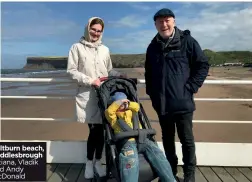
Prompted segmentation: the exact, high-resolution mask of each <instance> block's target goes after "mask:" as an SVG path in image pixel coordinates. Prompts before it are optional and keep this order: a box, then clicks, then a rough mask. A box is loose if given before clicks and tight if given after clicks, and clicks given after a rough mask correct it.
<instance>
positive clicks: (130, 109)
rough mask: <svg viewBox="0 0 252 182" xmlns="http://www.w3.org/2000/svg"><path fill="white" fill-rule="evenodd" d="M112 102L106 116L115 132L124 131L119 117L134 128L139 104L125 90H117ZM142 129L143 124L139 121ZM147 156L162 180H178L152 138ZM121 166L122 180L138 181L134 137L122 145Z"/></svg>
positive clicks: (148, 144)
mask: <svg viewBox="0 0 252 182" xmlns="http://www.w3.org/2000/svg"><path fill="white" fill-rule="evenodd" d="M111 102H112V104H111V105H110V106H109V107H108V108H107V109H106V111H105V116H106V119H107V120H108V121H109V122H110V124H111V127H112V128H113V130H114V133H115V134H116V133H119V132H122V129H121V128H120V126H119V125H118V123H117V118H119V119H121V120H123V121H124V122H125V123H126V124H127V125H128V126H129V127H131V128H133V122H132V117H133V116H134V115H135V114H137V112H138V111H139V108H140V107H139V104H138V103H137V102H131V101H129V100H128V99H127V96H126V95H125V94H124V93H123V92H116V93H115V94H114V95H113V96H112V97H111ZM139 126H140V129H141V124H140V122H139ZM144 154H145V156H146V157H147V158H148V159H149V161H150V163H151V165H152V166H153V168H154V169H155V170H156V172H157V174H158V176H159V179H160V180H161V181H162V182H176V180H175V178H174V176H173V173H172V169H171V166H170V164H169V162H168V160H167V159H166V157H165V155H164V154H163V152H162V151H161V150H160V148H159V147H158V146H157V145H156V144H155V143H154V142H152V141H151V140H149V139H146V147H145V150H144ZM119 168H120V176H121V180H122V182H138V175H139V160H138V151H137V144H136V141H135V139H134V138H130V139H129V140H128V141H127V142H126V143H125V144H124V146H123V147H122V149H121V152H120V154H119Z"/></svg>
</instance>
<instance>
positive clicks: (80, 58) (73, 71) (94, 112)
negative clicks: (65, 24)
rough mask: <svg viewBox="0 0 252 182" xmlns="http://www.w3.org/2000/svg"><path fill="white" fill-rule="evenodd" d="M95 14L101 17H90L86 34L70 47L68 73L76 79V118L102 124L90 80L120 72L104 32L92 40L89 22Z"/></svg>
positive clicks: (82, 121)
mask: <svg viewBox="0 0 252 182" xmlns="http://www.w3.org/2000/svg"><path fill="white" fill-rule="evenodd" d="M94 18H98V17H92V18H90V19H89V21H88V24H87V26H86V28H85V32H84V36H83V37H82V38H81V39H80V42H78V43H75V44H73V45H72V46H71V48H70V51H69V56H68V65H67V73H68V74H69V75H70V77H71V78H72V79H73V80H74V81H76V83H77V90H76V97H75V98H76V117H77V118H76V120H77V122H80V123H84V122H87V123H89V124H101V123H102V119H101V113H100V110H99V108H98V98H97V94H96V91H95V89H94V88H93V86H91V83H92V82H93V81H94V80H96V79H97V78H99V77H107V76H119V75H120V73H119V72H116V71H114V70H113V67H112V62H111V59H110V52H109V48H108V47H106V46H104V45H103V44H102V42H101V39H102V34H101V36H100V38H99V40H98V41H96V42H95V43H93V42H92V43H91V42H90V41H89V40H90V38H89V28H90V23H91V21H92V20H93V19H94ZM100 19H101V18H100Z"/></svg>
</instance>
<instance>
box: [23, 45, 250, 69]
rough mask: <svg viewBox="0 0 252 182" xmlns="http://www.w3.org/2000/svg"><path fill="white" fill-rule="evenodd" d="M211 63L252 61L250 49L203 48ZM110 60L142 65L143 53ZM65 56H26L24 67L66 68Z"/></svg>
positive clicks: (121, 65)
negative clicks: (219, 50)
mask: <svg viewBox="0 0 252 182" xmlns="http://www.w3.org/2000/svg"><path fill="white" fill-rule="evenodd" d="M204 53H205V55H206V56H207V57H208V59H209V62H210V64H211V65H218V64H224V63H226V62H241V63H247V64H248V63H249V64H251V63H252V59H251V57H252V52H250V51H226V52H214V51H212V50H209V49H206V50H204ZM111 60H112V63H113V67H115V68H135V67H143V66H144V61H145V54H112V55H111ZM66 67H67V57H28V58H27V63H26V65H25V66H24V69H66Z"/></svg>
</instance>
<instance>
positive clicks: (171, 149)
mask: <svg viewBox="0 0 252 182" xmlns="http://www.w3.org/2000/svg"><path fill="white" fill-rule="evenodd" d="M192 119H193V113H186V114H174V115H162V116H159V122H160V126H161V129H162V139H163V146H164V150H165V154H166V157H167V159H168V161H169V162H170V164H171V167H172V170H173V174H174V175H176V174H177V165H178V157H177V155H176V150H175V125H176V128H177V133H178V137H179V139H180V142H181V144H182V153H183V159H182V161H183V163H184V166H183V171H184V174H185V175H189V174H191V173H194V172H195V166H196V154H195V143H194V136H193V129H192V128H193V124H192Z"/></svg>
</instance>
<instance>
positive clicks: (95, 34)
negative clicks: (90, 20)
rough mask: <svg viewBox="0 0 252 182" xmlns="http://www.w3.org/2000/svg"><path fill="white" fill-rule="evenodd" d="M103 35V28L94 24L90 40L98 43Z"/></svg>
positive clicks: (91, 28)
mask: <svg viewBox="0 0 252 182" xmlns="http://www.w3.org/2000/svg"><path fill="white" fill-rule="evenodd" d="M101 33H102V26H101V25H100V24H94V25H92V26H91V27H90V38H91V41H92V42H96V41H97V40H98V39H99V38H100V36H101Z"/></svg>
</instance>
